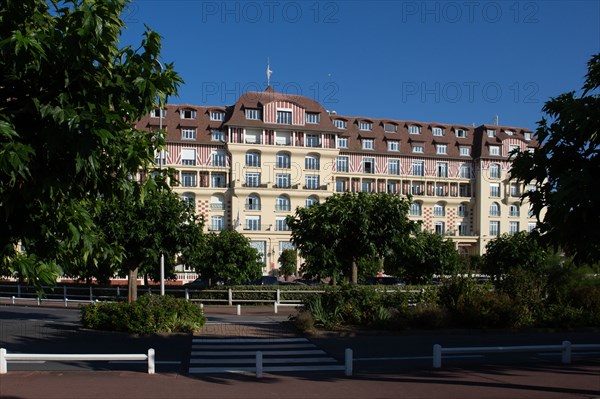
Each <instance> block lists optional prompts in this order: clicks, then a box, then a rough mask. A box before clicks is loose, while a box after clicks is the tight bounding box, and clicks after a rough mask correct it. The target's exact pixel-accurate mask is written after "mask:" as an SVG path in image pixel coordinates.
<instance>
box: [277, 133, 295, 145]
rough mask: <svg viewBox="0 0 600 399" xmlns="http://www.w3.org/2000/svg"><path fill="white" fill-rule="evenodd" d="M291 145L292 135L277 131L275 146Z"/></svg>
mask: <svg viewBox="0 0 600 399" xmlns="http://www.w3.org/2000/svg"><path fill="white" fill-rule="evenodd" d="M291 143H292V134H291V133H290V132H281V131H278V132H276V133H275V145H290V144H291Z"/></svg>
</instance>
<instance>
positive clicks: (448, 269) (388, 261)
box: [384, 231, 461, 284]
mask: <svg viewBox="0 0 600 399" xmlns="http://www.w3.org/2000/svg"><path fill="white" fill-rule="evenodd" d="M460 264H461V259H460V255H459V254H458V251H457V250H456V248H455V247H454V242H453V241H452V240H450V239H444V238H443V237H442V236H441V235H439V234H436V233H432V232H428V231H423V232H419V233H416V234H415V235H414V236H412V237H410V238H409V239H407V240H401V241H396V242H394V245H392V248H391V251H390V253H389V254H388V255H387V256H386V257H385V262H384V267H385V272H386V273H387V274H390V275H392V276H395V277H398V278H400V279H403V280H405V281H406V282H408V283H411V284H423V283H427V282H429V281H430V280H431V278H432V277H433V275H434V274H439V275H453V274H455V273H456V272H457V270H458V268H459V267H460Z"/></svg>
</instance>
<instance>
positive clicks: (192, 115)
mask: <svg viewBox="0 0 600 399" xmlns="http://www.w3.org/2000/svg"><path fill="white" fill-rule="evenodd" d="M180 116H181V119H196V111H194V110H193V109H183V110H181V111H180Z"/></svg>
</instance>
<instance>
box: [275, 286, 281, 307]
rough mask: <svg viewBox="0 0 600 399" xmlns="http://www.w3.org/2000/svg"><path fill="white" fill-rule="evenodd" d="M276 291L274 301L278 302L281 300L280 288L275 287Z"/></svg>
mask: <svg viewBox="0 0 600 399" xmlns="http://www.w3.org/2000/svg"><path fill="white" fill-rule="evenodd" d="M276 292H277V294H276V298H275V301H276V302H277V303H279V302H281V290H280V289H279V288H277V291H276Z"/></svg>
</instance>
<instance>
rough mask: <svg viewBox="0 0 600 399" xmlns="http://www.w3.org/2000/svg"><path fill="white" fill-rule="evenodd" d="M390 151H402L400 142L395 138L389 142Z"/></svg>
mask: <svg viewBox="0 0 600 399" xmlns="http://www.w3.org/2000/svg"><path fill="white" fill-rule="evenodd" d="M387 147H388V151H394V152H396V151H400V143H399V142H397V141H395V140H390V141H388V142H387Z"/></svg>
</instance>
